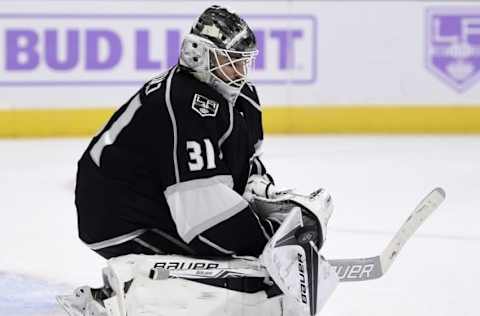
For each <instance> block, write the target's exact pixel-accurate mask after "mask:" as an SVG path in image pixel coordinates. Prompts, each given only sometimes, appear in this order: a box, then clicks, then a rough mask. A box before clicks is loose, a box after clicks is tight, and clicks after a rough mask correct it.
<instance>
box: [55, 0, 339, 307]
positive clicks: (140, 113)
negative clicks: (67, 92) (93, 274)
mask: <svg viewBox="0 0 480 316" xmlns="http://www.w3.org/2000/svg"><path fill="white" fill-rule="evenodd" d="M256 55H257V48H256V40H255V35H254V33H253V31H252V30H251V29H250V27H249V26H248V25H247V23H246V22H245V21H244V20H243V19H242V18H241V17H240V16H239V15H237V14H236V13H234V12H232V11H229V10H228V9H226V8H223V7H220V6H211V7H209V8H207V9H206V10H205V11H204V12H203V13H202V14H201V15H200V16H199V17H198V19H196V21H195V22H194V24H193V26H192V28H191V30H190V32H189V33H188V34H187V35H186V36H185V38H184V40H183V42H182V47H181V52H180V58H179V62H178V64H177V65H175V66H174V67H172V68H171V69H169V70H168V71H167V72H165V73H163V74H161V75H159V76H157V77H156V78H154V79H152V80H150V81H148V82H146V83H145V85H144V86H143V87H141V88H140V89H139V90H138V91H137V92H136V93H135V94H134V95H133V96H132V97H131V98H130V99H129V100H128V101H127V102H126V103H125V104H124V105H123V106H121V107H120V108H119V109H118V110H117V111H116V112H115V113H114V114H113V115H112V117H111V118H110V119H109V121H108V122H107V123H106V124H105V126H104V127H103V129H102V130H101V131H100V132H99V133H98V134H97V135H96V136H95V137H94V138H93V139H92V140H91V142H90V144H89V145H88V148H87V149H86V150H85V152H84V154H83V155H82V157H81V158H80V160H79V162H78V172H77V179H76V188H75V204H76V208H77V215H78V229H79V237H80V239H81V240H82V241H83V242H84V243H85V244H86V245H87V246H88V247H89V248H90V249H92V250H93V251H95V252H96V253H98V254H99V255H101V256H103V257H104V258H106V259H109V261H108V266H107V267H106V268H105V269H104V271H103V276H104V281H105V286H104V287H103V288H100V289H91V288H89V287H81V288H79V289H77V290H76V291H75V294H74V295H73V296H62V297H59V302H60V303H61V304H62V305H63V306H64V307H65V309H66V310H67V312H68V313H69V314H70V315H71V316H80V315H89V316H93V315H102V316H105V315H109V316H125V315H129V316H132V315H158V316H159V315H168V316H176V315H187V314H188V315H190V314H192V313H194V314H195V315H252V314H254V313H259V315H281V314H282V311H284V310H286V305H285V304H286V302H287V301H290V302H291V304H290V305H296V304H299V306H300V307H299V309H298V310H296V312H295V314H298V311H299V310H301V311H302V312H305V313H306V314H309V315H314V314H315V313H316V312H317V311H318V310H319V309H320V308H319V307H320V306H321V305H322V304H323V300H324V299H325V297H327V296H328V294H329V293H330V292H331V290H332V289H333V288H334V287H335V284H336V275H335V273H332V270H331V268H330V267H329V265H328V263H326V262H325V261H324V260H323V259H322V257H321V256H320V255H319V253H318V251H319V249H320V248H321V246H322V244H323V241H324V239H325V233H326V225H327V221H328V218H329V217H330V213H331V210H332V205H331V201H330V197H329V196H328V194H327V193H326V192H325V191H318V192H314V193H312V194H311V195H308V196H301V195H296V194H293V193H292V192H277V191H276V190H275V187H274V185H273V180H272V179H271V177H269V175H268V174H267V172H266V170H265V167H264V165H263V163H262V162H261V161H260V159H259V153H260V147H261V144H262V140H263V128H262V117H261V106H260V101H259V98H258V95H257V90H256V88H255V86H254V85H253V84H252V83H250V82H248V81H247V74H248V70H249V68H250V67H251V65H252V62H253V60H254V58H255V56H256ZM286 297H288V299H287V298H286ZM284 298H285V299H284ZM294 309H295V308H294Z"/></svg>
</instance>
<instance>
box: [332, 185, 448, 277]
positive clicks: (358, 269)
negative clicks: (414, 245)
mask: <svg viewBox="0 0 480 316" xmlns="http://www.w3.org/2000/svg"><path fill="white" fill-rule="evenodd" d="M444 200H445V191H444V190H443V189H442V188H436V189H434V190H433V191H432V192H430V193H429V194H428V195H427V196H426V197H425V198H424V199H423V200H422V201H421V202H420V203H419V204H418V205H417V207H416V208H415V210H414V211H413V212H412V214H410V216H409V217H408V218H407V220H406V221H405V222H404V223H403V225H402V226H401V227H400V229H399V230H398V232H397V233H396V234H395V236H394V237H393V239H392V240H391V241H390V243H388V245H387V247H385V249H384V250H383V252H382V253H381V254H380V255H379V256H376V257H371V258H360V259H336V260H328V262H329V263H330V264H331V265H332V266H333V267H334V269H335V271H336V272H337V275H338V277H339V278H340V281H341V282H350V281H365V280H372V279H377V278H379V277H381V276H382V275H384V274H385V273H387V271H388V269H389V268H390V266H391V265H392V263H393V261H395V259H396V258H397V256H398V253H399V252H400V250H401V249H402V248H403V246H404V245H405V243H406V242H407V241H408V240H409V239H410V237H412V235H413V234H414V233H415V232H416V231H417V229H418V228H419V227H420V226H421V225H422V223H423V222H424V221H425V219H427V217H428V216H430V214H432V213H433V211H435V210H436V209H437V208H438V206H439V205H440V204H441V203H442V202H443V201H444Z"/></svg>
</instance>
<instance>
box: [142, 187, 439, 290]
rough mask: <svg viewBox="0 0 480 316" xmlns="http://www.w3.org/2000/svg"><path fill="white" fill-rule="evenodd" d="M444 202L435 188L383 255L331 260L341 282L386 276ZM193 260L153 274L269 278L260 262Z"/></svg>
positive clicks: (160, 275)
mask: <svg viewBox="0 0 480 316" xmlns="http://www.w3.org/2000/svg"><path fill="white" fill-rule="evenodd" d="M444 200H445V191H444V190H443V189H442V188H436V189H434V190H433V191H432V192H430V193H429V194H428V195H427V196H426V197H425V198H423V200H422V201H420V203H419V204H418V205H417V207H416V208H415V209H414V211H413V212H412V213H411V214H410V216H409V217H408V218H407V220H406V221H405V222H404V223H403V225H402V226H401V227H400V229H399V230H398V232H397V233H396V234H395V236H394V237H393V239H392V240H391V241H390V242H389V243H388V245H387V246H386V247H385V249H384V250H383V252H382V253H381V254H380V255H378V256H376V257H370V258H358V259H333V260H328V262H329V263H330V264H331V265H332V266H333V267H334V269H335V271H336V273H337V275H338V277H339V279H340V281H341V282H352V281H367V280H372V279H377V278H379V277H381V276H383V275H384V274H385V273H386V272H387V271H388V269H389V268H390V266H391V265H392V263H393V261H395V259H396V257H397V256H398V253H399V252H400V250H401V249H402V248H403V246H404V245H405V243H406V242H407V241H408V240H409V239H410V238H411V237H412V235H413V234H414V233H415V232H416V231H417V230H418V228H419V227H420V226H421V225H422V223H423V222H424V221H425V219H427V217H428V216H430V214H432V212H433V211H435V210H436V209H437V208H438V206H439V205H440V204H441V203H442V202H443V201H444ZM190 261H192V262H193V263H192V264H193V265H192V264H190V263H189V264H188V266H182V267H180V266H179V264H180V263H179V262H178V260H177V261H171V262H166V263H165V264H163V265H161V267H159V268H161V269H160V270H159V271H160V272H159V271H157V272H154V274H155V273H158V276H156V277H155V276H153V278H156V279H159V278H186V279H204V278H232V277H268V276H269V275H268V272H267V270H266V269H265V268H264V267H263V266H261V264H260V263H259V261H258V260H252V259H249V260H245V259H236V260H226V261H220V262H218V261H208V260H201V259H190ZM155 270H156V269H155ZM152 271H153V270H152ZM151 277H152V275H151Z"/></svg>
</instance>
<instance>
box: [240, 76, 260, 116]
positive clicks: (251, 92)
mask: <svg viewBox="0 0 480 316" xmlns="http://www.w3.org/2000/svg"><path fill="white" fill-rule="evenodd" d="M239 98H241V99H243V100H244V101H247V103H248V104H250V105H251V106H253V107H254V108H256V109H257V110H259V111H260V110H261V104H260V99H259V97H258V94H257V89H256V87H255V85H254V84H253V83H251V82H247V83H245V85H243V87H242V90H241V91H240V96H239Z"/></svg>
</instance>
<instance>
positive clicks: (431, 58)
mask: <svg viewBox="0 0 480 316" xmlns="http://www.w3.org/2000/svg"><path fill="white" fill-rule="evenodd" d="M426 33H427V35H426V38H427V47H426V57H427V68H428V69H429V70H430V71H432V72H433V73H434V74H435V75H436V76H438V77H439V78H440V79H441V80H443V81H444V82H446V83H447V84H448V85H449V86H451V87H452V88H454V89H455V90H457V91H459V92H463V91H465V90H467V89H468V88H470V87H472V86H473V85H474V84H476V83H477V82H478V80H479V79H480V7H477V8H476V9H474V8H471V7H470V8H455V7H452V6H448V7H443V8H430V9H428V10H427V25H426Z"/></svg>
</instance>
